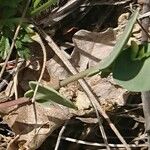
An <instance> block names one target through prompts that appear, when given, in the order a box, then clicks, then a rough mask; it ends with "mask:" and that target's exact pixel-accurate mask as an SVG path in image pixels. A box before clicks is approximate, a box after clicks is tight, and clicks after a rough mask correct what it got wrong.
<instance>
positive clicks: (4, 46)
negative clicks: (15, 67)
mask: <svg viewBox="0 0 150 150" xmlns="http://www.w3.org/2000/svg"><path fill="white" fill-rule="evenodd" d="M9 49H10V43H9V39H8V38H7V37H4V36H2V37H1V40H0V57H1V58H2V59H6V57H7V54H8V52H9Z"/></svg>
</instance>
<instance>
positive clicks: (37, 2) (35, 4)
mask: <svg viewBox="0 0 150 150" xmlns="http://www.w3.org/2000/svg"><path fill="white" fill-rule="evenodd" d="M40 2H41V0H34V3H33V7H34V8H36V7H37V6H38V5H39V3H40Z"/></svg>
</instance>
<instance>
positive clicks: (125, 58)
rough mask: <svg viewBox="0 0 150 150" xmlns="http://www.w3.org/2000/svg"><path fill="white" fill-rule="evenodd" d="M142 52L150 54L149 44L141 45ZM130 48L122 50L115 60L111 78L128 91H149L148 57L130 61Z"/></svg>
mask: <svg viewBox="0 0 150 150" xmlns="http://www.w3.org/2000/svg"><path fill="white" fill-rule="evenodd" d="M141 47H144V51H145V52H147V53H150V44H149V43H148V44H146V45H141ZM130 51H131V47H129V48H128V49H126V50H124V51H123V52H122V53H121V54H120V56H119V57H118V58H117V59H116V61H115V65H114V68H113V78H114V80H115V81H116V83H117V84H119V85H120V86H122V87H124V88H125V89H128V90H129V91H136V92H142V91H149V90H150V57H148V58H145V59H141V60H136V61H132V60H131V58H130Z"/></svg>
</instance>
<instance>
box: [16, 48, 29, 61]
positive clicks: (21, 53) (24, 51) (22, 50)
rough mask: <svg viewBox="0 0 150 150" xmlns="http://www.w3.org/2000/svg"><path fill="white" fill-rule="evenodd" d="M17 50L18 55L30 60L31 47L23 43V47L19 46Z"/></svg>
mask: <svg viewBox="0 0 150 150" xmlns="http://www.w3.org/2000/svg"><path fill="white" fill-rule="evenodd" d="M17 52H18V55H19V56H20V57H21V58H23V59H25V60H28V59H29V58H30V57H31V54H30V49H29V48H28V47H25V46H23V45H22V47H21V48H17Z"/></svg>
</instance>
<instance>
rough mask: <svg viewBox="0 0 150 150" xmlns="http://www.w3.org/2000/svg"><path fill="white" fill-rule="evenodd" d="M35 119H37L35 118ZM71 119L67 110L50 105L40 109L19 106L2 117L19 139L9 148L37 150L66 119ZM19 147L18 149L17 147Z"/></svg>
mask: <svg viewBox="0 0 150 150" xmlns="http://www.w3.org/2000/svg"><path fill="white" fill-rule="evenodd" d="M35 115H36V116H35ZM36 117H37V118H36ZM70 117H71V114H70V113H69V109H68V108H66V107H60V106H55V105H51V106H50V107H49V108H45V107H42V106H41V105H40V104H37V103H35V109H34V106H33V104H31V105H25V106H22V107H21V106H20V107H19V108H18V109H15V110H14V111H12V112H11V113H10V114H9V115H8V116H5V117H4V121H5V122H6V123H7V124H8V125H11V127H12V129H13V131H14V132H15V133H16V135H20V136H19V138H18V139H17V140H16V141H15V142H14V143H12V144H10V147H9V149H10V150H11V147H13V148H14V146H15V147H16V149H24V148H25V147H28V148H29V149H37V148H38V147H39V146H40V145H41V144H42V143H43V142H44V140H45V139H46V138H47V137H48V136H49V135H50V134H51V133H52V132H53V131H54V130H55V129H57V128H58V127H60V126H61V125H62V124H63V123H64V122H65V121H66V120H67V119H69V118H70ZM18 146H19V147H18Z"/></svg>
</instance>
